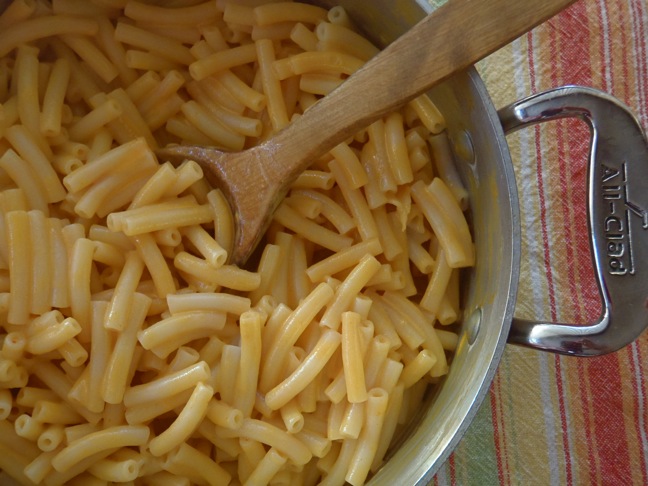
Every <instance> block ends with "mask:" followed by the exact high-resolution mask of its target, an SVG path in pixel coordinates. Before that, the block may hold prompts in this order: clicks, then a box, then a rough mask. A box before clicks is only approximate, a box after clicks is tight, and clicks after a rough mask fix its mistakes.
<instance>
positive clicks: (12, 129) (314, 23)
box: [0, 0, 474, 486]
mask: <svg viewBox="0 0 648 486" xmlns="http://www.w3.org/2000/svg"><path fill="white" fill-rule="evenodd" d="M168 3H169V5H173V6H165V7H162V6H156V5H154V4H151V3H149V2H141V1H133V0H96V1H92V2H78V1H72V0H57V1H52V2H50V1H49V0H43V1H40V2H27V1H22V0H14V1H13V2H12V3H11V4H10V5H9V6H8V8H7V9H6V10H5V11H4V13H2V14H0V55H1V56H3V57H2V58H1V59H0V482H2V477H3V476H6V475H8V476H10V477H12V478H14V479H15V480H17V481H18V482H20V483H23V484H45V485H48V486H54V485H61V484H66V483H72V482H73V483H74V484H95V483H96V484H99V483H103V484H106V483H109V482H130V484H141V485H147V484H199V485H200V484H222V485H227V484H246V485H247V484H249V485H262V484H275V483H282V484H285V483H289V484H315V483H316V482H319V481H321V483H322V484H343V483H345V482H348V483H350V484H353V485H360V484H364V483H365V481H366V480H367V479H368V478H370V477H371V474H372V472H375V471H376V470H377V469H379V468H380V466H381V465H382V463H383V461H384V457H385V455H386V453H387V450H388V448H389V446H390V442H391V441H392V439H393V438H394V437H395V436H396V435H397V434H398V431H399V429H402V428H403V427H405V426H406V425H407V420H408V418H409V417H410V416H412V415H413V411H414V410H416V409H417V408H418V407H419V404H420V399H421V396H422V393H423V391H424V390H425V389H426V387H427V386H429V385H433V384H434V383H436V381H438V379H439V378H440V377H442V376H443V375H445V374H446V373H447V371H448V366H449V362H450V357H451V354H452V351H453V350H454V348H455V347H456V343H457V336H456V334H455V333H454V332H453V328H452V327H444V328H443V329H442V328H441V327H443V326H447V325H448V324H453V323H455V322H456V320H457V318H458V317H459V316H460V315H461V310H460V308H459V292H458V288H459V269H460V268H461V267H466V266H471V265H473V264H474V250H473V243H472V239H471V235H470V231H469V227H468V224H467V223H466V219H465V217H464V210H465V208H466V207H467V201H466V198H467V192H466V190H465V188H464V187H463V186H462V184H461V179H460V178H459V177H458V175H457V173H456V171H455V170H454V166H453V163H452V155H451V151H450V150H449V149H448V144H447V139H446V135H445V132H444V120H443V116H442V115H441V114H440V113H439V111H438V110H437V109H436V107H435V106H434V104H433V103H432V102H431V101H430V100H429V99H428V98H427V97H425V96H422V97H420V98H417V99H415V100H414V101H412V102H410V103H409V104H407V105H406V106H405V107H403V108H402V109H400V110H398V111H396V112H394V113H391V114H389V115H387V116H385V117H384V118H383V119H380V120H378V121H376V122H375V123H373V124H372V125H370V126H369V127H367V128H366V129H365V130H363V131H362V132H360V133H358V134H357V135H356V136H355V137H353V138H352V139H350V140H347V141H346V142H345V143H342V144H340V145H339V146H337V147H335V148H334V149H333V150H331V151H330V152H329V153H328V154H325V155H323V156H322V157H320V158H319V159H318V160H314V161H313V162H312V165H311V166H310V167H309V169H308V170H306V171H305V172H304V173H303V174H302V175H301V176H300V177H299V178H298V179H297V180H296V181H295V182H294V184H293V186H292V189H291V190H290V192H289V193H288V195H287V197H286V199H285V201H284V202H283V203H282V204H281V206H280V207H279V209H278V210H277V212H276V214H275V216H274V219H273V222H272V224H271V226H270V228H269V229H268V231H267V233H266V235H265V238H264V239H263V241H262V243H261V245H260V247H259V249H258V252H257V255H256V256H255V257H253V258H252V259H251V260H250V261H249V262H248V264H247V265H246V266H245V268H239V267H237V266H235V265H232V264H230V263H229V262H228V259H227V256H228V253H230V252H231V250H232V242H233V234H234V226H233V225H234V221H233V219H232V215H231V213H230V211H229V208H228V206H227V202H226V200H225V198H224V196H223V194H222V193H221V192H220V191H219V189H218V188H217V187H214V188H212V187H209V186H208V185H207V183H206V182H205V180H204V179H203V177H202V176H203V173H202V170H201V168H200V166H199V165H198V164H197V163H196V162H194V161H191V160H187V161H185V162H184V163H183V164H181V165H179V166H177V167H174V166H173V165H171V164H170V163H169V162H167V161H165V160H157V159H156V157H155V153H154V151H155V149H156V148H158V147H161V146H164V145H166V144H168V143H181V144H204V145H214V146H218V147H220V148H221V149H223V150H240V149H244V148H246V147H250V146H253V145H255V144H257V143H260V142H261V141H263V140H265V139H267V138H269V137H272V135H273V134H274V133H276V132H277V131H278V130H280V129H281V128H282V127H284V126H285V125H286V124H288V123H290V121H291V120H293V119H295V118H296V117H299V116H300V114H302V113H303V112H304V111H305V110H307V109H308V108H309V107H310V106H312V104H313V103H316V102H317V100H318V99H319V98H320V97H321V96H323V95H326V94H328V93H329V92H330V91H331V90H332V89H335V87H336V86H338V85H339V84H340V83H342V82H343V81H344V80H345V79H346V78H347V77H348V76H349V75H350V74H352V73H353V72H354V71H355V70H356V69H358V68H359V67H360V66H361V65H362V64H363V63H364V62H365V61H366V60H367V59H368V58H370V57H371V56H373V55H374V54H375V53H376V52H377V49H376V48H375V47H374V46H373V45H371V43H369V42H368V41H367V40H366V39H364V38H362V37H361V36H360V35H359V34H358V33H357V32H356V31H354V28H353V24H352V21H351V20H350V19H349V17H348V16H347V14H346V12H345V11H344V10H343V9H342V8H340V7H335V8H334V9H332V10H331V11H327V10H325V9H322V8H320V7H316V6H312V5H306V4H296V3H295V4H293V3H289V2H276V1H273V2H269V1H268V2H265V1H264V0H241V1H231V2H230V1H226V0H209V1H202V0H193V1H189V0H188V1H186V2H181V1H178V2H168Z"/></svg>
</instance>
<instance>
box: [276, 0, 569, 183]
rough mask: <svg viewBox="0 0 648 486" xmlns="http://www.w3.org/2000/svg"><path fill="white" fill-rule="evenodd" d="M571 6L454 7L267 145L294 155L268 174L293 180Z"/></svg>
mask: <svg viewBox="0 0 648 486" xmlns="http://www.w3.org/2000/svg"><path fill="white" fill-rule="evenodd" d="M574 1H575V0H449V1H448V3H446V4H445V5H443V6H442V7H440V8H439V9H437V10H436V11H434V12H433V13H431V14H430V15H428V16H427V17H426V18H424V19H423V20H422V21H421V22H419V23H418V24H417V25H415V26H414V27H413V28H412V29H410V30H409V31H408V32H407V33H405V34H404V35H403V36H401V37H400V38H398V39H397V40H396V41H395V42H393V43H392V44H390V45H389V46H388V47H387V48H386V49H385V50H383V51H382V52H381V53H379V54H378V55H376V56H375V57H374V58H373V59H371V60H370V61H369V62H368V63H367V64H366V65H365V66H364V67H363V68H361V69H360V70H358V71H357V72H356V73H354V74H353V75H352V76H351V77H350V78H349V79H347V80H346V81H345V82H344V83H342V85H340V86H339V87H338V88H337V89H336V90H334V91H333V92H332V93H330V94H329V95H328V96H326V97H324V98H323V99H322V100H320V101H319V102H318V103H317V104H315V105H314V106H313V107H311V108H310V109H309V110H308V111H307V112H306V113H305V114H304V115H303V116H302V117H300V118H299V119H298V120H296V121H294V122H293V123H291V124H290V125H289V126H288V127H286V129H284V130H283V131H281V132H280V133H279V134H277V136H276V137H274V138H273V140H272V141H271V142H270V143H272V144H278V145H281V147H282V155H285V154H286V153H288V154H292V156H291V157H288V158H286V159H284V160H283V161H282V163H281V164H272V168H270V169H271V170H275V169H276V170H278V171H279V172H278V173H277V174H276V179H277V180H288V179H292V178H293V177H295V176H296V175H297V174H299V173H300V172H301V171H302V170H303V169H304V168H306V167H307V166H308V163H309V162H310V161H311V160H312V158H313V157H318V156H319V155H321V154H322V153H326V151H328V150H330V149H331V148H333V147H334V146H336V145H337V144H338V143H340V142H342V141H344V140H346V139H347V138H348V137H350V136H352V135H353V134H354V133H356V132H357V131H358V130H360V129H362V128H364V127H366V126H368V125H369V124H370V123H371V122H373V121H375V120H376V119H378V118H379V117H380V116H382V115H384V114H386V113H388V112H390V111H392V110H394V109H395V108H398V107H400V106H402V105H403V104H404V103H406V102H407V101H409V100H411V99H413V98H414V97H416V96H418V95H420V94H422V93H423V92H425V91H427V90H429V89H430V88H431V87H432V86H433V85H435V84H437V83H438V82H440V81H443V80H444V79H446V78H447V77H449V76H450V75H452V74H453V73H455V72H457V71H460V70H462V69H465V68H467V67H469V66H470V65H472V64H474V63H475V62H477V61H479V60H481V59H483V58H484V57H486V56H487V55H489V54H491V53H492V52H494V51H496V50H497V49H498V48H500V47H502V46H504V45H506V44H508V43H510V42H511V41H513V40H514V39H516V38H517V37H519V36H520V35H522V34H524V33H525V32H528V31H529V30H531V29H532V28H533V27H535V26H536V25H538V24H540V23H542V22H544V21H545V20H547V19H548V18H550V17H552V16H553V15H555V14H557V13H558V12H560V11H561V10H563V9H564V8H566V7H567V6H569V5H570V4H572V3H574ZM305 155H306V157H305ZM304 159H305V160H304Z"/></svg>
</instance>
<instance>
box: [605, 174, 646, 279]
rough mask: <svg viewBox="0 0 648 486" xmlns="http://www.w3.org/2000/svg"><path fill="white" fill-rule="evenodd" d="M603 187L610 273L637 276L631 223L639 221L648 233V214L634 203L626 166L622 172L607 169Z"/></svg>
mask: <svg viewBox="0 0 648 486" xmlns="http://www.w3.org/2000/svg"><path fill="white" fill-rule="evenodd" d="M602 183H603V184H602V195H603V208H602V209H603V211H605V214H606V216H605V219H604V222H603V224H604V230H605V240H606V244H607V251H606V256H607V271H608V273H610V274H611V275H628V274H629V275H634V273H635V262H634V255H633V251H632V226H631V225H630V221H631V219H632V218H637V217H638V218H640V219H641V225H642V228H643V229H644V230H645V229H648V212H646V210H645V209H643V208H641V207H640V206H638V205H637V204H635V203H634V202H632V201H631V200H630V197H629V194H628V172H627V166H626V163H625V162H624V163H623V164H622V165H621V167H620V168H618V169H617V168H613V167H609V166H607V165H603V180H602Z"/></svg>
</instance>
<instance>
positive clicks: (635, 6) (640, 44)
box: [631, 0, 648, 123]
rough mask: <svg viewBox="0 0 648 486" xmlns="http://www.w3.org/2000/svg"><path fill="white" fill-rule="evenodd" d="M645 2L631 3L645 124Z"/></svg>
mask: <svg viewBox="0 0 648 486" xmlns="http://www.w3.org/2000/svg"><path fill="white" fill-rule="evenodd" d="M645 1H646V0H635V1H634V2H632V3H631V9H632V15H631V18H632V19H633V28H634V32H635V36H634V37H635V39H636V41H635V56H634V59H635V62H636V66H635V70H636V72H637V77H638V79H637V83H638V86H637V88H638V92H639V93H638V98H639V101H641V102H642V103H641V104H640V106H639V112H640V115H642V117H643V120H644V123H646V122H647V121H648V47H647V43H648V41H647V38H648V32H646V30H645V27H646V25H645V24H644V23H643V22H642V21H641V19H643V18H645V16H646V10H648V6H647V5H646V3H645Z"/></svg>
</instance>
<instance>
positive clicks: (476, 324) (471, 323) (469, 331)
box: [464, 307, 482, 344]
mask: <svg viewBox="0 0 648 486" xmlns="http://www.w3.org/2000/svg"><path fill="white" fill-rule="evenodd" d="M481 320H482V310H481V307H480V308H477V309H475V310H474V311H473V312H472V313H470V315H469V316H468V317H467V318H466V320H465V321H464V328H465V330H466V338H467V339H468V344H474V343H475V341H476V340H477V335H478V334H479V328H480V326H481Z"/></svg>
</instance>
